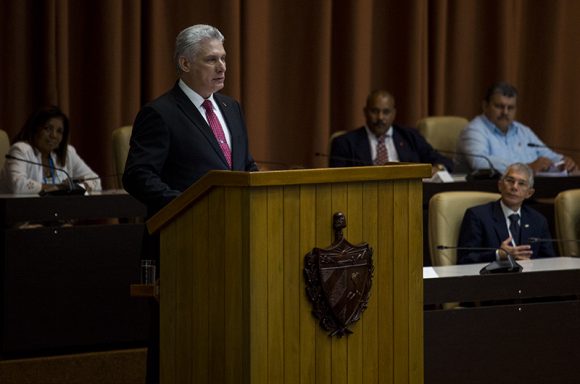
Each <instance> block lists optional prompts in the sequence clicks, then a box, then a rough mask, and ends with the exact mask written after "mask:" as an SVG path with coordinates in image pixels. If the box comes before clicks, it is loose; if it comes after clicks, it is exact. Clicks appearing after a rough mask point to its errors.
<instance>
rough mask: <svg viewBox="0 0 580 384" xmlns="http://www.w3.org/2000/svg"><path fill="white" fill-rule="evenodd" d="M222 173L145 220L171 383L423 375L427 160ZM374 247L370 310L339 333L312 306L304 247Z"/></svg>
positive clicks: (400, 379)
mask: <svg viewBox="0 0 580 384" xmlns="http://www.w3.org/2000/svg"><path fill="white" fill-rule="evenodd" d="M395 164H396V165H394V164H393V165H387V166H382V167H357V168H334V169H308V170H290V171H271V172H254V173H245V172H227V171H214V172H210V173H208V174H207V175H206V176H205V177H203V178H202V179H200V180H199V182H197V183H196V184H194V185H192V186H191V187H190V188H189V189H188V190H187V191H185V192H184V193H183V194H182V195H181V196H179V197H178V198H177V199H175V200H174V201H172V202H171V203H170V204H169V205H167V206H166V207H165V208H164V209H162V210H161V211H159V212H158V213H157V214H156V215H155V216H153V217H152V218H151V219H150V220H149V221H148V222H147V226H148V228H149V231H150V232H151V233H155V232H160V238H161V260H160V267H161V268H160V270H161V276H160V306H161V309H160V311H161V314H160V316H161V320H160V324H161V325H160V326H161V382H162V383H251V384H258V383H259V384H268V383H270V384H271V383H333V384H336V383H377V384H378V383H381V384H385V383H397V384H400V383H422V382H423V268H422V260H423V250H422V248H423V245H422V244H423V242H422V206H421V204H422V183H421V179H422V178H423V177H428V176H430V173H431V172H430V170H431V167H430V166H429V165H418V164H401V163H395ZM338 211H341V212H343V213H344V214H345V216H346V221H347V227H346V229H345V230H344V237H345V238H346V239H347V240H348V241H349V242H350V243H353V244H356V243H360V242H367V243H368V244H369V245H370V246H371V247H372V248H373V250H374V254H373V261H374V278H373V282H372V289H371V296H370V300H369V305H368V308H367V309H366V311H365V312H364V313H363V314H362V317H361V319H360V320H359V321H358V322H357V323H355V324H354V325H353V326H352V327H351V329H352V331H353V333H352V334H351V335H349V336H345V337H342V338H337V337H330V336H329V335H328V334H329V332H327V331H325V330H323V329H322V328H321V327H320V326H319V323H318V320H317V319H316V318H315V317H314V316H313V315H312V313H311V309H312V307H311V303H310V302H309V300H308V298H307V295H306V293H305V281H304V277H303V268H304V256H305V255H306V254H307V253H308V252H310V251H311V250H312V249H313V248H314V247H321V248H324V247H328V246H329V245H330V244H331V243H332V241H333V228H332V217H333V214H334V213H335V212H338Z"/></svg>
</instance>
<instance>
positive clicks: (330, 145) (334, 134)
mask: <svg viewBox="0 0 580 384" xmlns="http://www.w3.org/2000/svg"><path fill="white" fill-rule="evenodd" d="M347 132H348V131H336V132H333V133H332V134H331V135H330V137H329V138H328V150H327V151H326V153H328V155H329V157H328V164H327V165H330V150H331V149H332V140H334V139H336V138H337V137H338V136H342V135H344V134H345V133H347Z"/></svg>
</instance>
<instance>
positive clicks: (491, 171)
mask: <svg viewBox="0 0 580 384" xmlns="http://www.w3.org/2000/svg"><path fill="white" fill-rule="evenodd" d="M435 150H436V151H437V152H442V153H448V154H450V155H460V156H468V157H478V158H480V159H484V160H485V161H486V162H487V165H489V168H487V169H476V170H475V171H473V172H471V173H469V174H468V175H467V176H466V177H465V178H466V180H467V181H473V180H493V179H499V177H500V176H501V172H499V171H498V170H497V169H495V167H494V166H493V164H492V163H491V160H490V159H489V157H487V156H484V155H474V154H471V153H465V152H454V151H447V150H444V149H435Z"/></svg>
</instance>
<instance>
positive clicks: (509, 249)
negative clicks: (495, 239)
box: [498, 236, 532, 260]
mask: <svg viewBox="0 0 580 384" xmlns="http://www.w3.org/2000/svg"><path fill="white" fill-rule="evenodd" d="M502 251H503V252H502ZM508 253H509V254H510V255H512V257H513V258H514V259H516V260H529V259H530V258H531V257H532V247H531V246H530V245H529V244H522V245H517V246H515V247H514V246H512V237H511V236H510V237H508V238H507V239H505V240H504V241H503V242H502V243H501V248H500V251H499V252H498V254H499V256H500V258H501V259H502V260H506V259H507V254H508Z"/></svg>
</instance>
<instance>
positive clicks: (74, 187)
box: [4, 154, 86, 196]
mask: <svg viewBox="0 0 580 384" xmlns="http://www.w3.org/2000/svg"><path fill="white" fill-rule="evenodd" d="M4 157H6V158H7V159H10V160H16V161H22V162H23V163H28V164H32V165H38V166H40V167H44V166H45V165H44V164H42V163H37V162H36V161H30V160H27V159H22V158H20V157H16V156H12V155H10V154H6V155H5V156H4ZM54 170H55V171H60V172H62V173H64V175H65V176H66V179H67V182H68V188H67V189H57V190H54V191H50V192H46V191H40V193H39V195H40V196H63V195H84V194H85V192H86V190H85V189H84V188H83V187H81V186H80V185H78V184H75V183H74V182H73V179H72V178H71V177H70V175H69V173H68V172H67V171H65V170H64V169H63V168H56V167H55V168H54Z"/></svg>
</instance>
